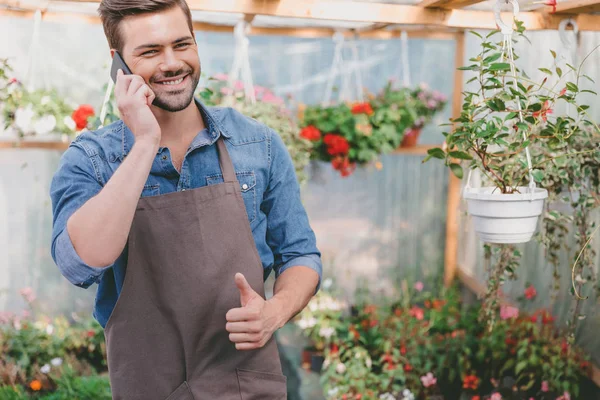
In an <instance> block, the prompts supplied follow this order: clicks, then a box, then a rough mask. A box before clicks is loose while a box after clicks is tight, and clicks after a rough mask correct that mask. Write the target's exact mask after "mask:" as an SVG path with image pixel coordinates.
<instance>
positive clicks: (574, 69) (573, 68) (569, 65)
mask: <svg viewBox="0 0 600 400" xmlns="http://www.w3.org/2000/svg"><path fill="white" fill-rule="evenodd" d="M567 67H569V68H571V69H572V70H573V71H575V72H577V69H576V68H575V67H574V66H572V65H571V64H569V63H567Z"/></svg>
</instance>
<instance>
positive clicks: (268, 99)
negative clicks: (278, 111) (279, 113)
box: [261, 92, 283, 104]
mask: <svg viewBox="0 0 600 400" xmlns="http://www.w3.org/2000/svg"><path fill="white" fill-rule="evenodd" d="M261 100H262V101H263V102H265V103H271V104H281V103H283V100H282V99H281V98H280V97H277V96H275V95H274V94H272V93H270V92H267V93H265V94H264V96H263V97H262V99H261Z"/></svg>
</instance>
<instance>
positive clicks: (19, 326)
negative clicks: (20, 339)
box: [13, 318, 22, 331]
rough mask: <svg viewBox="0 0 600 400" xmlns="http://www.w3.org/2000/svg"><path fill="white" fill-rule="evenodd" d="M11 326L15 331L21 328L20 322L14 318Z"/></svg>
mask: <svg viewBox="0 0 600 400" xmlns="http://www.w3.org/2000/svg"><path fill="white" fill-rule="evenodd" d="M13 326H14V327H15V329H16V330H18V331H20V330H21V328H22V326H21V320H20V319H18V318H15V319H14V320H13Z"/></svg>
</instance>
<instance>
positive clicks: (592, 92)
mask: <svg viewBox="0 0 600 400" xmlns="http://www.w3.org/2000/svg"><path fill="white" fill-rule="evenodd" d="M581 93H591V94H593V95H594V96H598V93H596V92H594V91H593V90H588V89H585V90H582V91H581Z"/></svg>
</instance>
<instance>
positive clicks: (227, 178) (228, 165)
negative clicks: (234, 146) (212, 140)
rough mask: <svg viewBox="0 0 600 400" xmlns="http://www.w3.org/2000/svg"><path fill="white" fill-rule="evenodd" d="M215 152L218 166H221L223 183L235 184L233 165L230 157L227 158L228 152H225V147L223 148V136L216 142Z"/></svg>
mask: <svg viewBox="0 0 600 400" xmlns="http://www.w3.org/2000/svg"><path fill="white" fill-rule="evenodd" d="M217 150H218V152H219V164H220V165H221V173H222V174H223V181H224V182H237V178H236V176H235V169H234V168H233V163H232V162H231V157H229V152H228V151H227V146H225V141H224V140H223V136H221V137H219V139H218V140H217Z"/></svg>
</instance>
